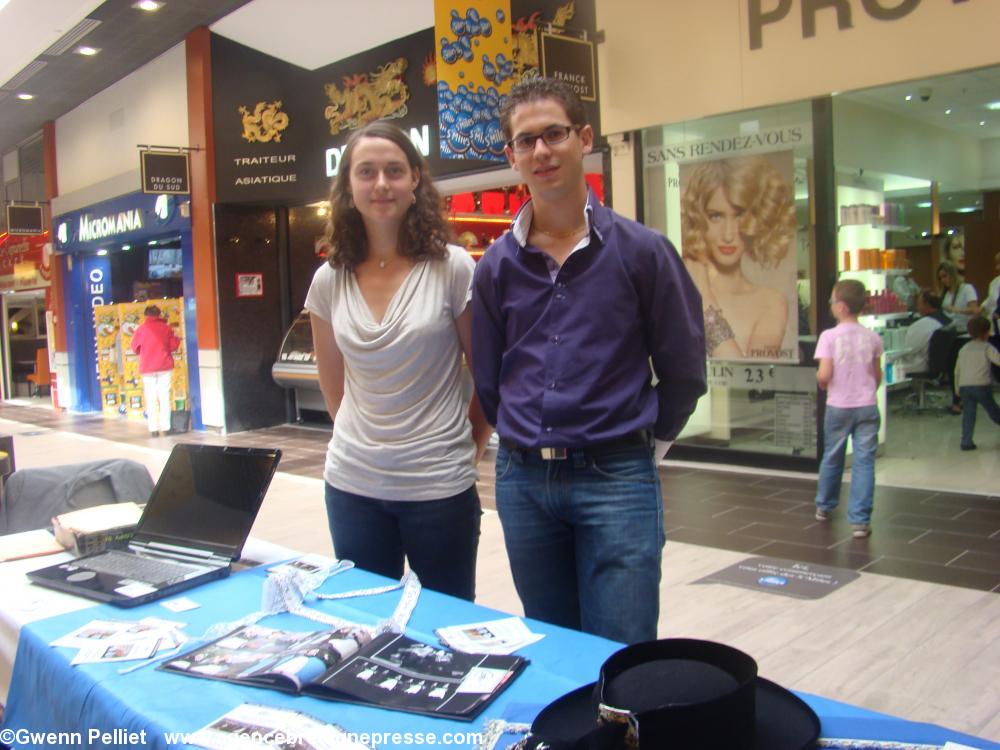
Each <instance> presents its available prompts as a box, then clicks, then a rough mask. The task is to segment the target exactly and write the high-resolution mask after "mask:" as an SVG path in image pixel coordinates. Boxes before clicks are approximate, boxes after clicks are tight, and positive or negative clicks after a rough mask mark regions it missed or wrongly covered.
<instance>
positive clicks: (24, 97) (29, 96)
mask: <svg viewBox="0 0 1000 750" xmlns="http://www.w3.org/2000/svg"><path fill="white" fill-rule="evenodd" d="M17 98H18V99H20V100H21V101H24V102H26V101H30V100H31V99H34V98H35V95H34V94H29V93H28V92H26V91H22V92H21V93H20V94H18V95H17Z"/></svg>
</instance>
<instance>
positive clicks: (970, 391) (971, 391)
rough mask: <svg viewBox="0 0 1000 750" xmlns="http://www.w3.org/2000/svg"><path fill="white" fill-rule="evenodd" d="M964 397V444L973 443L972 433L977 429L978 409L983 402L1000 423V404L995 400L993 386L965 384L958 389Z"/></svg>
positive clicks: (994, 418)
mask: <svg viewBox="0 0 1000 750" xmlns="http://www.w3.org/2000/svg"><path fill="white" fill-rule="evenodd" d="M958 393H959V395H960V396H961V397H962V445H964V446H966V447H968V446H970V445H972V444H973V442H972V433H973V432H975V430H976V409H978V408H979V405H980V404H982V407H983V409H985V410H986V414H987V415H988V416H989V418H990V419H992V420H993V421H994V422H996V423H997V424H1000V406H997V402H996V401H994V400H993V386H989V385H963V386H962V387H961V388H959V389H958Z"/></svg>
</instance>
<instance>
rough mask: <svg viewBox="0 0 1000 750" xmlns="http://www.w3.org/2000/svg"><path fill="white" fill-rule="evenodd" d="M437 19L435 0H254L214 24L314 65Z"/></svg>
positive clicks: (214, 28) (235, 38)
mask: <svg viewBox="0 0 1000 750" xmlns="http://www.w3.org/2000/svg"><path fill="white" fill-rule="evenodd" d="M25 1H27V0H25ZM433 25H434V0H363V2H361V1H359V0H252V2H250V3H247V4H246V5H244V6H243V7H242V8H238V9H237V10H235V11H233V12H232V13H230V14H229V15H228V16H226V17H225V18H223V19H222V20H221V21H216V22H215V23H214V24H212V27H211V28H212V31H214V32H215V33H217V34H221V35H222V36H224V37H226V38H228V39H232V40H233V41H234V42H239V43H240V44H243V45H246V46H247V47H252V48H254V49H256V50H260V51H261V52H265V53H267V54H269V55H271V56H272V57H277V58H278V59H280V60H286V61H287V62H290V63H294V64H295V65H299V66H301V67H303V68H307V69H309V70H314V69H316V68H320V67H322V66H324V65H327V64H329V63H332V62H336V61H337V60H342V59H344V58H345V57H350V56H351V55H355V54H357V53H359V52H364V51H365V50H369V49H373V48H375V47H378V46H379V45H382V44H385V43H386V42H390V41H392V40H393V39H399V38H400V37H404V36H407V35H409V34H412V33H414V32H415V31H421V30H423V29H429V28H430V27H432V26H433Z"/></svg>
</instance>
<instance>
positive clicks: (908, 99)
mask: <svg viewBox="0 0 1000 750" xmlns="http://www.w3.org/2000/svg"><path fill="white" fill-rule="evenodd" d="M906 101H908V102H912V101H913V94H907V95H906Z"/></svg>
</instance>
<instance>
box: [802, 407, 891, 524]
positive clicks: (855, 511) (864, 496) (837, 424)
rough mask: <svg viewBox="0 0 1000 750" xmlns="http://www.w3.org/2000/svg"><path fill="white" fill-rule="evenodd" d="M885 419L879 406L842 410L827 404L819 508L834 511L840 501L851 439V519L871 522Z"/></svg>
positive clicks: (849, 519) (818, 492)
mask: <svg viewBox="0 0 1000 750" xmlns="http://www.w3.org/2000/svg"><path fill="white" fill-rule="evenodd" d="M881 423H882V418H881V416H880V415H879V413H878V407H877V406H857V407H853V408H849V409H840V408H838V407H836V406H827V407H826V418H825V419H824V420H823V441H824V443H825V447H824V449H823V460H822V461H821V462H820V465H819V486H818V487H817V488H816V507H818V508H820V509H822V510H825V511H831V510H833V509H834V508H836V507H837V504H838V503H839V502H840V485H841V481H842V480H843V478H844V456H845V454H846V452H847V438H848V437H850V438H851V439H852V441H853V443H854V459H853V464H852V466H851V490H850V494H849V496H848V501H847V520H848V521H850V522H851V523H857V524H862V523H863V524H867V523H868V522H869V521H870V520H871V517H872V502H873V498H874V495H875V451H876V450H877V449H878V428H879V425H880V424H881Z"/></svg>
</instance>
